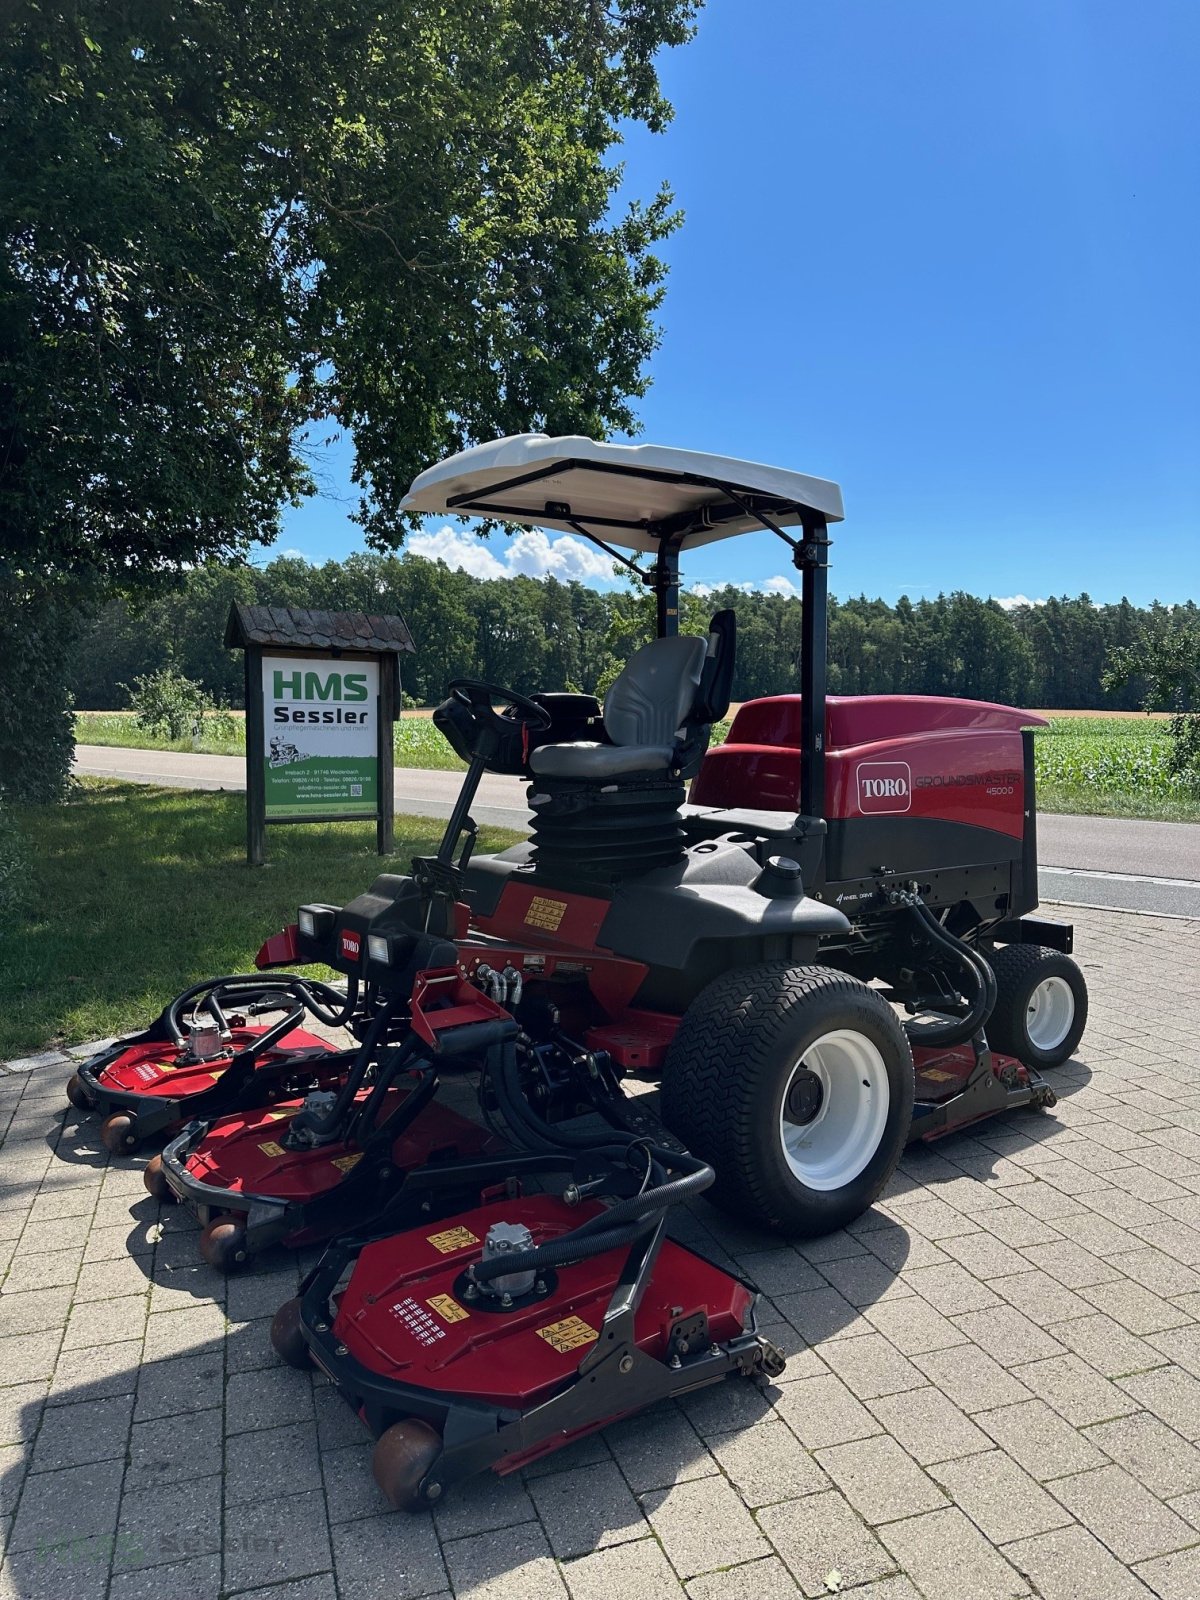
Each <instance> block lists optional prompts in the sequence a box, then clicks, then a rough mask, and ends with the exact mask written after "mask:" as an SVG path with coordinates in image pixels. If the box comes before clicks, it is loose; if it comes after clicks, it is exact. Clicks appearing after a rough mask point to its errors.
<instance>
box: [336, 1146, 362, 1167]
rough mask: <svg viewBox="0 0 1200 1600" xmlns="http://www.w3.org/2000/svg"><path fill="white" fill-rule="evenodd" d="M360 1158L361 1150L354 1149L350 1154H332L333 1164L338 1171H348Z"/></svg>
mask: <svg viewBox="0 0 1200 1600" xmlns="http://www.w3.org/2000/svg"><path fill="white" fill-rule="evenodd" d="M361 1160H362V1151H361V1150H356V1151H355V1152H354V1154H353V1155H352V1156H334V1158H333V1165H334V1166H335V1167H336V1168H337V1169H338V1171H339V1172H349V1171H350V1168H351V1167H356V1166H357V1165H358V1163H359V1162H360V1161H361Z"/></svg>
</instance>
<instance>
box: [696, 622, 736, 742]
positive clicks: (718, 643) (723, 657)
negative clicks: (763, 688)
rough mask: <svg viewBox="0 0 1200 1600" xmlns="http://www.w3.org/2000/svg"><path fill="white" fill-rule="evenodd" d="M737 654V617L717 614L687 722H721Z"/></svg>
mask: <svg viewBox="0 0 1200 1600" xmlns="http://www.w3.org/2000/svg"><path fill="white" fill-rule="evenodd" d="M736 653H737V617H736V615H735V614H734V613H733V612H732V611H729V610H725V611H718V612H717V613H716V615H715V616H714V617H713V619H712V621H711V622H710V623H709V625H708V646H707V649H706V651H705V658H704V671H703V672H702V673H701V674H700V687H699V689H698V690H697V691H696V699H695V703H694V704H693V706H692V710H691V715H690V716H689V717H688V721H689V722H691V723H693V724H696V725H698V726H703V725H704V724H706V723H707V724H708V725H709V726H710V727H711V725H712V724H713V723H714V722H720V720H721V718H722V717H723V716H724V715H725V713H726V712H727V711H728V710H729V696H730V694H731V693H732V692H733V666H734V657H735V655H736Z"/></svg>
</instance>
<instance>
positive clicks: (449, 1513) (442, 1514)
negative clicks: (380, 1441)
mask: <svg viewBox="0 0 1200 1600" xmlns="http://www.w3.org/2000/svg"><path fill="white" fill-rule="evenodd" d="M361 1470H362V1476H361V1479H360V1492H361V1484H365V1483H366V1482H367V1481H368V1480H369V1479H370V1456H369V1452H364V1459H363V1463H362V1469H361ZM346 1520H349V1519H346ZM433 1520H434V1526H435V1527H436V1529H437V1536H438V1538H439V1539H440V1540H441V1542H442V1543H443V1544H446V1543H447V1542H448V1541H449V1540H451V1539H465V1538H469V1537H470V1536H471V1535H472V1534H477V1533H489V1532H491V1530H492V1529H494V1528H515V1527H518V1526H519V1525H520V1524H521V1523H523V1522H535V1521H536V1520H537V1511H536V1510H535V1509H534V1504H533V1501H532V1500H531V1499H530V1498H529V1492H528V1490H527V1489H526V1487H525V1485H524V1484H523V1483H522V1482H521V1479H520V1475H519V1474H517V1473H510V1474H509V1475H508V1476H506V1477H503V1478H498V1477H497V1476H496V1474H495V1473H494V1472H485V1473H481V1474H480V1475H479V1476H478V1477H475V1478H469V1479H468V1480H467V1481H466V1482H465V1483H458V1484H455V1486H454V1490H453V1493H451V1494H447V1495H445V1496H443V1498H442V1499H441V1500H439V1501H438V1503H437V1505H436V1506H435V1508H434V1514H433Z"/></svg>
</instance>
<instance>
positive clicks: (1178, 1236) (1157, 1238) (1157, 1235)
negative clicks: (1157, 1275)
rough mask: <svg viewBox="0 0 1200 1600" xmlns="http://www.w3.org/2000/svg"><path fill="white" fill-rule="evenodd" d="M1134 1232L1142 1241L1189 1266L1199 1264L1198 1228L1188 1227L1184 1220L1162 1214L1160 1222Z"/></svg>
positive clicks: (1199, 1239) (1199, 1241)
mask: <svg viewBox="0 0 1200 1600" xmlns="http://www.w3.org/2000/svg"><path fill="white" fill-rule="evenodd" d="M1134 1232H1135V1233H1136V1236H1137V1237H1138V1238H1139V1239H1141V1240H1142V1242H1143V1243H1145V1244H1149V1245H1153V1246H1154V1247H1155V1249H1157V1250H1162V1251H1164V1252H1165V1253H1166V1254H1167V1255H1169V1256H1174V1258H1175V1260H1176V1261H1183V1262H1186V1264H1187V1265H1188V1266H1189V1267H1195V1266H1200V1228H1189V1227H1188V1225H1187V1223H1186V1222H1177V1221H1176V1220H1175V1219H1174V1218H1173V1217H1167V1216H1164V1217H1163V1219H1162V1221H1161V1222H1156V1223H1153V1224H1151V1226H1150V1227H1148V1228H1137V1229H1135V1230H1134Z"/></svg>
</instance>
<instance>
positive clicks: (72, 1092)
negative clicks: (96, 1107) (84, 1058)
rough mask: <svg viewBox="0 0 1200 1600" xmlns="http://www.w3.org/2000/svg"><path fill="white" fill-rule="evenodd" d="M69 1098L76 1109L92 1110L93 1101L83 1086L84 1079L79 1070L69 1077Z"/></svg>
mask: <svg viewBox="0 0 1200 1600" xmlns="http://www.w3.org/2000/svg"><path fill="white" fill-rule="evenodd" d="M67 1099H68V1100H69V1101H70V1102H71V1104H72V1105H73V1106H74V1107H75V1109H76V1111H90V1110H91V1109H92V1102H91V1101H90V1100H89V1099H88V1094H87V1090H86V1089H85V1088H84V1087H83V1080H82V1079H81V1078H80V1076H79V1074H78V1073H77V1072H73V1073H72V1074H71V1076H70V1077H69V1078H68V1079H67Z"/></svg>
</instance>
